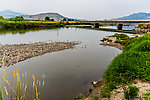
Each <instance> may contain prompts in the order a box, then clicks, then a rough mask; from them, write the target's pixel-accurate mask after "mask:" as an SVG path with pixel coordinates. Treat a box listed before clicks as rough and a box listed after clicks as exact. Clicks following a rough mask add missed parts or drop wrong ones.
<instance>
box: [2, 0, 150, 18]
mask: <svg viewBox="0 0 150 100" xmlns="http://www.w3.org/2000/svg"><path fill="white" fill-rule="evenodd" d="M149 4H150V0H0V11H2V10H8V9H9V10H12V11H16V12H20V13H25V14H38V13H42V12H57V13H60V14H61V15H63V16H66V17H70V18H78V19H80V18H81V19H87V20H103V19H112V18H118V17H121V16H126V15H130V14H132V13H137V12H150V6H149Z"/></svg>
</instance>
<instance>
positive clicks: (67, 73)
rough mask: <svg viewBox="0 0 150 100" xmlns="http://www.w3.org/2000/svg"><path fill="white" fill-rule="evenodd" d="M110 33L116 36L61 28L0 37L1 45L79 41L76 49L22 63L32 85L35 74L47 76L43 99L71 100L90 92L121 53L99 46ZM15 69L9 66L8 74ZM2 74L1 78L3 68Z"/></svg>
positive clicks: (20, 66) (86, 30) (22, 67)
mask: <svg viewBox="0 0 150 100" xmlns="http://www.w3.org/2000/svg"><path fill="white" fill-rule="evenodd" d="M111 34H114V33H112V32H105V31H96V30H88V29H78V28H61V29H55V30H46V31H39V32H27V33H25V34H5V35H0V43H1V44H20V43H33V42H51V41H80V42H81V44H79V45H78V46H75V48H74V49H68V50H63V51H59V52H54V53H49V54H45V55H42V56H38V57H34V58H31V59H28V60H25V61H22V62H20V63H19V68H20V71H21V73H24V72H27V79H28V82H31V79H32V77H31V76H32V74H35V76H36V77H37V78H40V77H41V76H42V74H43V73H44V74H45V76H46V80H45V86H44V88H43V90H42V92H41V93H42V95H43V96H42V100H72V99H73V97H74V96H76V95H77V94H78V93H88V90H89V88H90V86H91V85H90V82H92V81H94V80H102V79H103V72H104V70H105V69H106V68H107V66H108V65H109V64H110V62H111V61H112V60H113V58H114V57H115V56H116V55H117V54H119V53H121V51H120V50H118V49H116V48H114V47H108V46H102V45H99V44H100V43H101V42H100V40H101V39H102V38H103V37H105V36H108V35H111ZM15 68H16V65H13V66H10V67H7V68H6V71H7V73H12V72H13V70H15ZM0 73H1V74H0V75H2V73H3V72H2V68H1V69H0ZM8 76H9V75H8ZM10 77H11V76H10ZM0 80H1V81H2V79H0ZM31 99H32V98H31Z"/></svg>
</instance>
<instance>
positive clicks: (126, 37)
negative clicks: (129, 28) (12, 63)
mask: <svg viewBox="0 0 150 100" xmlns="http://www.w3.org/2000/svg"><path fill="white" fill-rule="evenodd" d="M111 37H116V38H117V39H121V40H127V39H129V36H128V35H126V34H123V33H121V34H118V33H116V34H114V35H112V36H111Z"/></svg>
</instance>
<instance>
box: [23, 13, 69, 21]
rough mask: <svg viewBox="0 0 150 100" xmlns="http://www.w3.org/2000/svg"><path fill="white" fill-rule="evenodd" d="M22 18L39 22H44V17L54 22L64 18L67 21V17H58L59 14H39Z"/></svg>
mask: <svg viewBox="0 0 150 100" xmlns="http://www.w3.org/2000/svg"><path fill="white" fill-rule="evenodd" d="M23 17H24V18H32V19H39V20H45V17H49V18H50V19H54V20H56V21H59V20H63V19H64V18H66V19H69V18H67V17H64V16H62V15H60V14H59V13H40V14H35V15H24V16H23Z"/></svg>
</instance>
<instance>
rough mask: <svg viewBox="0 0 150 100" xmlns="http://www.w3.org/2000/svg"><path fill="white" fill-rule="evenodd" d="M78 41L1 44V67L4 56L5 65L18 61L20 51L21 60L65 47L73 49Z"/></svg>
mask: <svg viewBox="0 0 150 100" xmlns="http://www.w3.org/2000/svg"><path fill="white" fill-rule="evenodd" d="M77 44H79V43H78V42H54V43H45V42H37V43H31V44H13V45H8V44H6V45H0V67H1V66H2V65H3V63H2V58H3V57H4V58H5V59H4V62H5V66H9V65H13V64H15V63H17V56H18V53H19V61H18V62H20V61H24V60H26V59H29V58H33V57H36V56H40V55H44V54H46V53H52V52H57V51H61V50H65V49H73V48H74V46H75V45H77Z"/></svg>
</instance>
